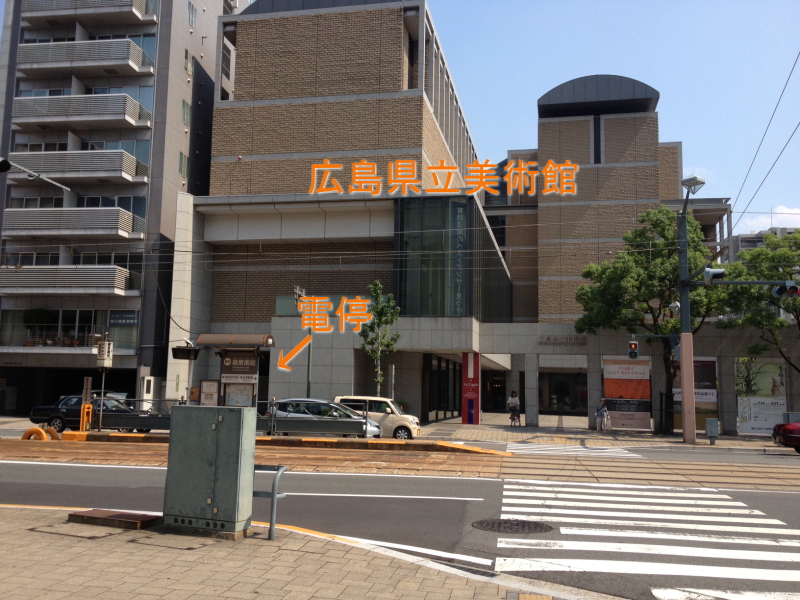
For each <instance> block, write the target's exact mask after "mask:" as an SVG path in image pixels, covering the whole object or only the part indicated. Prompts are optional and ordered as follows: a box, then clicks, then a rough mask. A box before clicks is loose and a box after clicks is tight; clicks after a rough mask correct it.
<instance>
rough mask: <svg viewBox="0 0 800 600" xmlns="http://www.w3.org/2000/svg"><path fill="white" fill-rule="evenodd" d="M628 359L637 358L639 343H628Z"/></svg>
mask: <svg viewBox="0 0 800 600" xmlns="http://www.w3.org/2000/svg"><path fill="white" fill-rule="evenodd" d="M628 358H639V342H628Z"/></svg>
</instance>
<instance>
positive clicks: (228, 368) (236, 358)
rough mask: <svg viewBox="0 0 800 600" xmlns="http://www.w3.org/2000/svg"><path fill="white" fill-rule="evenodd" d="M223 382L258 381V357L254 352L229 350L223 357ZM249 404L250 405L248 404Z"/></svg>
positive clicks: (249, 382)
mask: <svg viewBox="0 0 800 600" xmlns="http://www.w3.org/2000/svg"><path fill="white" fill-rule="evenodd" d="M220 381H221V382H222V383H248V384H252V385H254V384H257V383H258V358H257V357H256V355H255V353H254V352H227V353H226V354H225V357H224V358H223V359H222V370H221V375H220ZM248 406H249V405H248Z"/></svg>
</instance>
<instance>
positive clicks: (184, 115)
mask: <svg viewBox="0 0 800 600" xmlns="http://www.w3.org/2000/svg"><path fill="white" fill-rule="evenodd" d="M181 120H182V121H183V124H184V125H186V126H187V127H188V126H189V124H190V123H191V120H192V105H191V104H189V103H188V102H187V101H186V100H183V105H182V106H181Z"/></svg>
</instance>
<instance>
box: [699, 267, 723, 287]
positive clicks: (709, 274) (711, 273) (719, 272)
mask: <svg viewBox="0 0 800 600" xmlns="http://www.w3.org/2000/svg"><path fill="white" fill-rule="evenodd" d="M724 275H725V269H711V268H709V267H706V270H705V272H704V273H703V280H704V281H705V282H706V285H711V281H712V280H714V279H722V278H723V276H724Z"/></svg>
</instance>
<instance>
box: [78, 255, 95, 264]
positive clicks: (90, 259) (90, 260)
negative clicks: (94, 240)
mask: <svg viewBox="0 0 800 600" xmlns="http://www.w3.org/2000/svg"><path fill="white" fill-rule="evenodd" d="M81 264H82V265H96V264H97V252H83V253H82V254H81Z"/></svg>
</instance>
